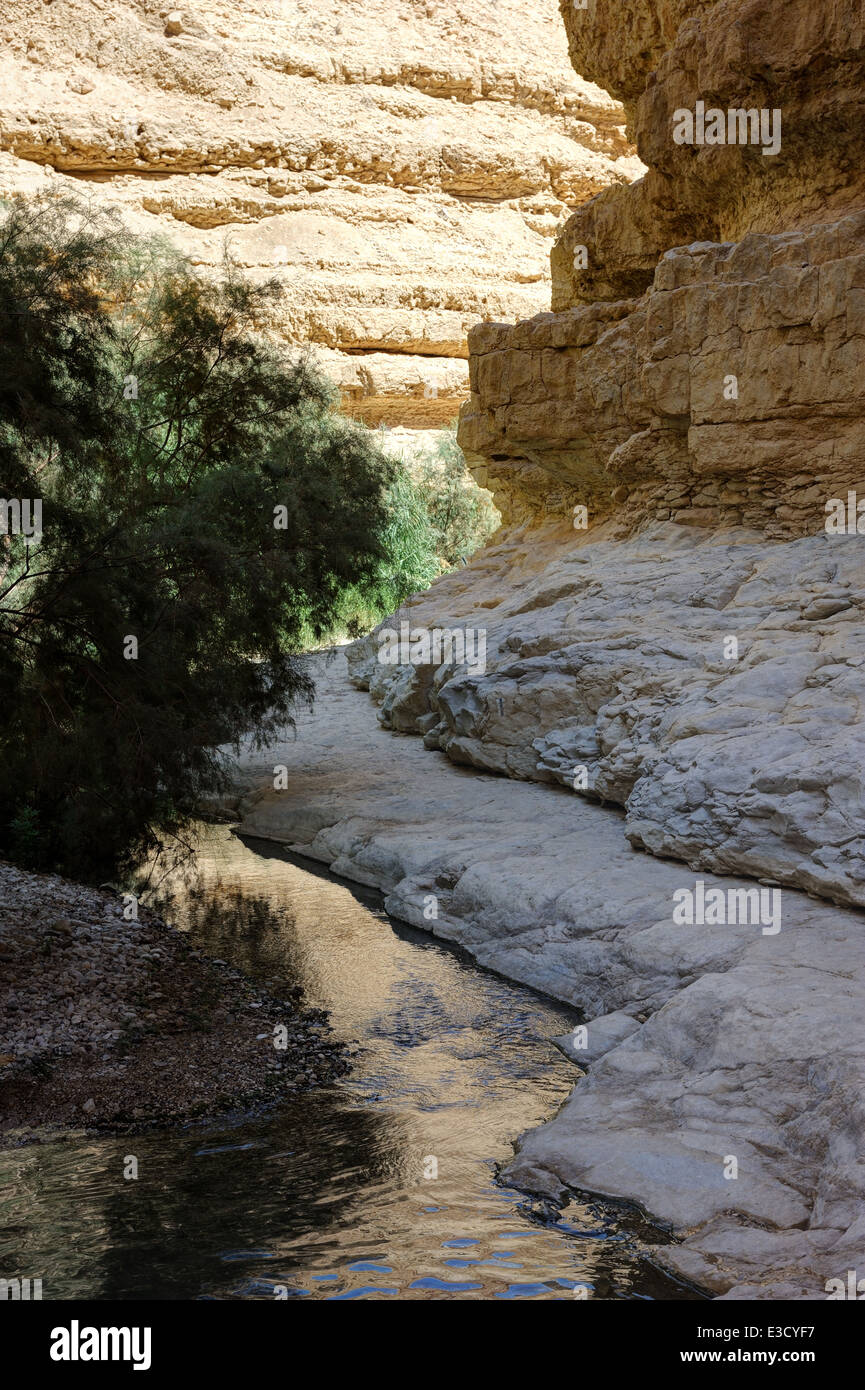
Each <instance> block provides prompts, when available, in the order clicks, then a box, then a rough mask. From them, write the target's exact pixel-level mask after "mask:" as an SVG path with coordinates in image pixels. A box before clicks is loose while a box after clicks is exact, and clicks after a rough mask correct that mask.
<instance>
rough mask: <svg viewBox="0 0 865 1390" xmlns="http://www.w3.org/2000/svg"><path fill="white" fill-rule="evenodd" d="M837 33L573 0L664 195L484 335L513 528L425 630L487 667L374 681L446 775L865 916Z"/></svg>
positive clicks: (853, 242) (854, 69) (857, 266)
mask: <svg viewBox="0 0 865 1390" xmlns="http://www.w3.org/2000/svg"><path fill="white" fill-rule="evenodd" d="M827 10H828V13H826V12H824V11H823V10H821V12H820V13H819V14H817V11H816V7H814V6H811V5H809V4H808V3H806V0H794V2H793V3H785V4H783V5H782V4H780V3H775V0H770V3H764V0H760V3H759V4H758V3H742V0H723V3H720V4H717V5H714V6H712V5H708V4H703V5H696V4H683V5H665V4H655V3H652V4H649V3H638V4H635V5H634V4H631V5H626V6H624V7H617V8H616V9H615V10H603V12H602V11H601V9H600V8H593V0H588V10H586V11H582V10H579V9H577V8H576V7H574V6H573V5H563V14H564V17H565V24H566V28H567V32H568V36H569V43H570V49H571V56H572V58H573V59H574V61H575V63H576V64H577V65H578V67H579V68H580V70H581V71H582V72H585V73H587V74H588V75H589V76H590V77H592V78H593V79H594V80H595V81H597V82H599V83H603V84H605V85H606V86H607V87H608V88H609V90H611V91H612V92H613V93H614V94H615V95H617V96H619V97H621V98H622V99H623V100H624V101H625V102H626V104H627V109H628V113H629V119H630V121H631V123H632V130H633V132H634V135H635V139H636V141H637V147H638V150H639V151H640V153H641V155H642V157H643V159H644V160H645V161H646V162H647V163H648V164H649V165H650V168H649V172H648V173H647V174H646V176H645V178H644V179H642V180H640V181H639V182H637V183H634V184H632V185H630V186H627V187H622V188H619V189H616V190H611V191H608V192H605V193H602V194H600V195H599V196H598V197H596V198H595V199H593V200H592V201H590V202H589V203H587V204H586V205H585V206H584V207H583V208H582V209H580V210H578V211H577V212H576V213H575V214H574V215H573V217H572V218H571V219H570V221H569V223H568V225H567V227H566V228H565V230H564V232H563V234H562V235H561V237H560V238H559V240H558V242H557V243H556V247H555V248H554V251H553V254H552V267H553V306H554V312H547V313H542V314H538V315H535V316H533V317H532V318H530V319H527V320H522V321H520V322H518V323H516V324H515V325H514V324H506V323H483V324H479V325H478V326H477V327H475V328H474V329H473V330H472V332H471V333H470V335H469V346H470V350H471V356H470V373H471V398H470V400H469V402H467V403H466V404H465V405H464V407H463V410H462V413H461V425H460V440H461V442H462V445H463V448H464V449H465V451H466V453H467V455H468V457H469V460H470V463H471V466H472V469H473V471H474V472H475V475H476V476H477V478H478V479H479V481H481V482H483V483H484V484H485V485H486V486H487V487H490V488H491V489H492V490H493V491H494V493H495V496H496V502H497V505H498V506H499V508H500V509H501V511H502V513H503V516H504V517H505V529H504V530H503V531H502V532H501V533H500V535H499V536H498V537H497V538H496V544H495V545H494V546H492V547H491V548H489V549H488V550H486V551H484V552H482V553H481V554H479V555H478V556H476V557H475V558H474V559H473V561H472V562H471V564H470V565H469V567H468V568H467V569H464V570H463V571H461V573H460V574H458V575H455V576H450V577H448V578H445V579H443V580H441V581H439V582H438V583H437V584H436V585H435V586H434V587H433V589H432V590H431V591H430V593H429V594H428V595H424V596H422V597H416V598H414V599H413V600H412V601H411V603H410V604H409V605H407V615H408V617H409V618H410V621H411V622H412V624H414V625H417V626H418V627H421V626H424V625H425V626H427V627H433V626H436V625H440V626H452V625H453V624H454V623H460V622H462V623H465V624H467V625H469V626H472V627H478V626H482V627H483V628H484V630H485V631H486V634H487V660H486V665H485V670H484V671H483V672H482V673H481V672H479V671H474V672H473V671H471V670H469V669H467V667H466V666H465V665H463V666H459V665H455V664H453V663H451V664H450V665H448V664H444V665H442V666H441V667H439V668H438V669H436V670H435V671H433V672H429V671H426V670H425V669H424V667H423V666H422V665H418V664H416V665H413V666H412V667H411V668H410V671H409V672H408V674H407V673H406V671H405V670H404V669H401V670H399V671H398V673H395V672H394V670H393V669H392V668H389V667H387V666H384V665H382V664H381V663H380V662H379V661H378V659H377V647H378V643H379V640H380V639H379V637H378V636H377V635H376V634H374V635H373V637H372V638H371V639H367V641H366V643H365V644H363V645H362V646H361V647H359V648H358V649H357V651H356V652H355V654H354V656H353V667H354V673H355V680H356V681H357V682H358V683H359V684H366V683H369V686H370V689H371V690H372V692H373V694H374V696H375V697H376V699H378V700H380V701H381V702H382V710H381V717H382V718H383V720H384V722H385V723H386V724H388V725H390V726H392V727H394V728H398V729H402V730H406V729H408V728H412V727H413V728H415V729H416V730H417V731H418V732H420V733H422V734H423V735H424V737H425V739H426V742H427V744H428V746H431V747H436V748H439V749H441V750H443V751H444V752H445V753H447V755H448V756H449V757H450V758H451V759H453V760H454V761H457V762H461V763H469V764H473V765H475V766H478V767H483V768H489V769H492V770H495V771H498V772H500V773H503V774H505V775H508V776H511V777H518V778H524V779H537V780H541V781H549V782H556V783H559V784H561V785H563V786H566V787H568V788H570V789H571V790H572V792H573V794H574V795H582V796H588V797H591V798H596V799H601V800H603V801H605V802H607V803H612V804H616V805H619V806H621V807H623V808H624V810H625V813H626V814H625V818H624V821H623V826H622V829H623V833H624V834H625V835H626V836H627V837H628V838H629V839H630V841H631V842H632V843H633V844H634V845H636V846H638V847H640V848H643V849H647V850H649V851H651V852H653V853H656V854H660V855H663V856H669V857H672V858H676V859H680V860H683V861H685V863H687V864H688V865H690V866H692V867H693V868H695V869H709V868H711V869H713V870H715V871H717V872H738V873H746V874H752V875H754V876H757V877H761V878H764V877H765V878H769V879H772V880H774V881H777V882H778V883H784V884H787V885H792V886H797V887H800V888H804V889H806V890H807V891H809V892H811V893H815V894H819V895H824V896H826V897H828V898H831V899H834V900H836V901H838V902H844V903H854V904H857V905H859V906H862V905H865V857H863V856H865V792H863V776H865V774H863V752H865V723H863V659H865V561H863V555H865V549H863V546H865V542H863V535H865V462H863V460H865V404H863V397H862V382H863V381H865V317H863V315H865V192H863V184H862V171H863V164H862V161H861V158H860V156H859V154H858V153H857V151H858V147H859V133H860V131H861V114H862V106H863V92H865V81H863V62H865V51H863V45H865V38H863V16H862V11H861V7H860V6H858V5H853V4H845V3H837V4H830V5H829V6H828V7H827ZM637 58H639V61H638V60H637ZM698 103H702V107H699V106H698ZM752 107H753V108H754V113H755V119H754V121H753V123H752V121H751V118H750V117H749V116H747V112H748V110H749V109H750V108H752ZM739 108H742V110H743V111H744V112H745V120H744V123H743V124H741V125H740V121H739V116H738V114H736V115H735V116H734V117H733V119H732V121H730V120H729V119H728V113H729V111H734V112H737V113H738V110H739ZM778 113H780V116H778ZM698 116H699V121H698V120H697V117H698ZM685 117H690V118H691V121H692V125H691V129H690V132H689V130H688V125H687V121H686V119H685ZM721 117H723V120H721ZM763 117H765V121H764V123H763V124H762V125H761V121H763ZM709 130H712V131H713V133H714V135H716V136H717V135H719V134H720V133H721V131H723V133H724V137H725V140H726V137H727V135H728V134H729V135H730V136H731V139H730V141H729V142H727V143H724V144H708V143H706V142H705V137H706V134H707V132H708V131H709ZM740 130H741V131H744V133H745V134H746V135H747V136H748V137H749V138H750V137H751V136H752V135H753V136H754V137H755V138H756V139H757V140H758V141H760V143H756V144H739V143H736V140H735V138H734V137H738V135H739V133H740ZM674 131H675V132H677V133H678V135H679V136H681V137H684V138H682V139H680V140H679V141H678V142H677V140H676V139H674ZM698 133H699V134H700V137H701V139H702V140H703V143H701V144H697V143H693V144H689V143H687V138H688V137H689V135H692V136H693V137H694V140H695V142H696V138H697V134H698ZM775 135H780V144H779V147H778V149H777V151H776V152H774V153H773V152H772V148H771V147H772V145H773V144H774V143H776V142H775V139H774V137H775ZM764 136H766V140H764V139H763V137H764ZM764 149H766V151H767V152H766V153H764ZM581 248H582V249H581ZM860 501H861V502H862V507H861V509H859V502H860ZM827 505H828V511H827ZM402 616H406V615H405V614H404V615H402ZM396 682H398V683H396ZM418 710H420V711H421V712H420V713H418Z"/></svg>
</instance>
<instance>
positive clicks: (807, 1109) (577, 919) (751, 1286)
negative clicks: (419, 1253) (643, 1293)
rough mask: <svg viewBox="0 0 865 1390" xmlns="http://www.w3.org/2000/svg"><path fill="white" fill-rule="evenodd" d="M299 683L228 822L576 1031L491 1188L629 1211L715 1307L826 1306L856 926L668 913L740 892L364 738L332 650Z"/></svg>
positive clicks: (834, 1261)
mask: <svg viewBox="0 0 865 1390" xmlns="http://www.w3.org/2000/svg"><path fill="white" fill-rule="evenodd" d="M316 678H317V682H318V697H317V700H316V706H315V711H314V714H313V715H311V716H308V717H303V718H301V719H300V720H299V722H298V733H297V737H296V738H295V737H294V736H291V737H289V736H287V738H286V742H285V743H283V744H280V745H278V746H276V747H274V748H271V749H270V750H268V751H267V752H266V753H265V754H250V755H249V756H248V757H247V758H246V760H245V763H244V766H243V779H244V785H243V786H242V787H240V788H239V791H238V797H239V806H240V809H241V811H242V825H241V828H242V830H243V831H245V832H246V833H248V834H251V835H255V836H259V837H261V838H264V839H271V840H275V841H278V842H280V843H282V844H285V845H288V846H291V847H292V848H294V849H295V850H296V851H297V852H299V853H302V854H304V855H306V856H308V857H311V858H313V859H317V860H319V861H321V862H323V863H325V864H327V865H328V866H329V867H330V868H331V869H332V870H333V871H334V872H336V873H338V874H341V875H343V876H345V877H347V878H350V879H352V880H354V881H356V882H359V883H363V884H367V885H370V886H373V887H375V888H378V889H380V890H382V891H384V892H385V893H386V895H387V896H386V899H385V903H386V907H387V910H388V912H390V913H391V914H392V915H394V916H396V917H398V918H401V919H402V920H404V921H406V922H410V923H412V924H413V925H415V926H417V927H420V928H422V929H424V930H427V931H430V932H432V933H433V934H434V935H436V936H440V937H443V938H445V939H447V940H450V941H454V942H458V943H459V944H460V945H462V946H463V947H465V948H467V949H468V950H469V951H470V952H471V953H472V955H473V956H474V957H475V958H476V959H477V960H478V961H479V962H480V963H481V964H483V965H485V966H488V967H490V968H492V969H494V970H497V971H499V972H501V973H502V974H504V975H506V976H508V977H510V978H511V979H513V980H517V981H520V982H522V983H525V984H529V985H532V986H534V987H536V988H538V989H541V990H543V991H544V992H546V993H547V994H548V995H550V996H552V997H553V998H555V999H559V1000H562V1001H563V1002H566V1003H568V1004H570V1005H575V1006H577V1007H579V1008H580V1009H581V1010H582V1011H583V1012H584V1015H585V1017H586V1019H587V1025H586V1035H585V1037H584V1038H582V1037H581V1038H580V1039H579V1041H580V1043H581V1044H584V1045H583V1046H582V1047H581V1048H580V1049H578V1050H577V1052H575V1053H574V1055H575V1056H579V1057H580V1059H581V1065H582V1069H583V1072H584V1074H583V1075H580V1074H579V1073H577V1074H576V1075H577V1076H578V1077H579V1079H578V1080H577V1084H576V1086H575V1089H574V1091H573V1093H572V1095H571V1097H570V1099H569V1100H568V1101H567V1103H566V1104H565V1105H564V1107H563V1108H562V1110H561V1111H560V1112H559V1114H558V1115H557V1116H556V1117H555V1119H553V1120H552V1121H551V1122H550V1123H548V1124H546V1125H544V1126H542V1127H541V1128H540V1129H536V1130H533V1131H530V1132H529V1133H527V1134H526V1135H525V1136H523V1138H522V1140H521V1142H520V1144H519V1148H518V1152H517V1155H516V1157H515V1159H514V1161H513V1163H512V1164H511V1166H510V1168H509V1170H508V1173H507V1176H508V1177H509V1178H510V1179H511V1180H512V1181H514V1182H515V1183H517V1184H519V1185H520V1186H525V1187H526V1188H529V1189H532V1190H535V1191H542V1192H548V1193H550V1194H551V1195H558V1194H561V1193H562V1192H563V1191H564V1190H565V1189H566V1188H575V1189H580V1190H584V1191H585V1190H588V1191H591V1192H597V1193H602V1194H606V1195H609V1196H612V1197H615V1198H620V1199H625V1200H627V1201H630V1202H633V1203H636V1204H638V1205H639V1206H641V1207H642V1208H644V1209H645V1210H646V1211H647V1212H648V1213H650V1214H651V1215H652V1216H653V1217H654V1218H655V1219H656V1220H658V1221H659V1222H661V1223H664V1224H665V1225H666V1226H667V1228H668V1229H669V1230H671V1231H672V1232H673V1233H674V1234H675V1236H676V1237H677V1242H676V1243H674V1244H670V1245H666V1246H664V1248H663V1249H661V1250H660V1251H659V1252H658V1258H659V1260H660V1261H661V1262H662V1263H663V1264H664V1265H666V1266H667V1267H668V1268H669V1269H671V1270H674V1271H676V1272H677V1273H679V1274H682V1275H685V1276H687V1277H688V1278H689V1279H691V1280H693V1281H694V1282H696V1283H697V1284H699V1285H701V1286H703V1287H705V1288H708V1289H710V1290H711V1291H712V1292H713V1293H714V1294H715V1295H716V1296H721V1297H726V1298H797V1299H822V1298H825V1297H826V1281H827V1280H828V1279H830V1278H839V1277H842V1278H843V1277H844V1274H845V1271H846V1270H847V1269H849V1268H853V1269H855V1268H857V1265H858V1266H859V1267H861V1266H862V1265H863V1263H865V1215H863V1196H865V1165H863V1162H862V1158H861V1153H862V1136H863V1133H865V1102H863V1094H865V1088H863V1082H865V1049H863V1046H862V1022H861V1020H862V1017H863V1008H865V933H863V929H862V917H861V914H860V913H859V912H858V911H856V910H855V909H848V908H843V907H836V906H833V905H831V904H828V903H825V902H820V901H818V900H816V899H813V898H811V897H808V896H806V895H805V894H803V893H797V892H795V891H792V890H788V889H786V888H785V889H784V890H783V910H782V925H781V928H780V930H779V931H777V933H771V934H770V933H767V932H764V930H763V928H762V927H761V925H760V924H759V923H749V922H745V923H742V922H726V923H713V922H711V921H710V922H704V923H702V924H700V923H691V924H689V923H687V922H682V921H677V920H675V918H674V910H675V904H676V902H677V901H678V899H677V897H676V895H677V893H681V890H689V889H690V890H694V888H695V882H696V878H699V880H700V881H701V882H702V884H703V892H704V894H707V893H708V892H709V891H710V890H711V889H713V888H715V889H720V890H721V891H722V892H723V894H724V895H726V894H728V893H729V892H735V891H736V890H747V889H748V888H753V887H754V886H755V884H754V881H753V880H747V879H734V878H730V877H720V876H717V875H713V874H709V873H701V874H699V875H696V876H695V873H694V871H693V870H691V869H689V868H688V867H687V866H686V865H683V864H680V863H675V862H672V861H664V860H659V859H655V858H652V857H650V856H649V855H646V854H644V853H641V852H639V851H638V850H636V849H634V848H633V847H632V846H631V845H629V843H628V841H627V840H626V839H625V837H624V835H623V817H622V816H621V814H620V813H619V812H617V811H614V810H610V809H606V808H603V807H601V806H598V805H594V804H591V803H587V802H586V801H585V800H584V799H582V798H580V797H577V796H575V795H573V794H571V793H569V792H568V791H566V790H564V789H563V788H558V787H550V786H542V785H536V784H532V783H527V782H514V781H511V780H508V779H505V778H501V777H496V776H490V775H486V774H483V773H481V772H478V771H476V770H474V769H468V768H464V767H457V766H454V765H453V764H452V763H450V762H448V761H447V759H446V758H445V757H444V756H443V755H442V754H441V753H439V752H435V751H431V750H429V749H426V748H424V746H423V742H422V740H421V739H419V738H417V737H410V736H404V735H402V736H401V735H399V734H395V733H394V732H391V731H388V730H385V729H383V728H382V727H380V726H379V724H378V723H377V721H376V717H375V709H374V706H373V705H372V703H371V702H370V700H369V697H368V695H366V694H365V693H363V692H361V691H358V690H356V689H353V688H352V686H351V684H350V682H349V680H348V674H347V670H346V666H345V658H344V655H342V654H338V655H337V656H335V657H333V658H332V659H330V660H329V661H324V660H319V661H318V663H317V670H316ZM276 766H285V767H287V769H288V773H289V775H288V779H287V781H288V785H289V790H285V791H277V790H274V768H275V767H276ZM280 780H281V779H280ZM515 1137H516V1136H515Z"/></svg>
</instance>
